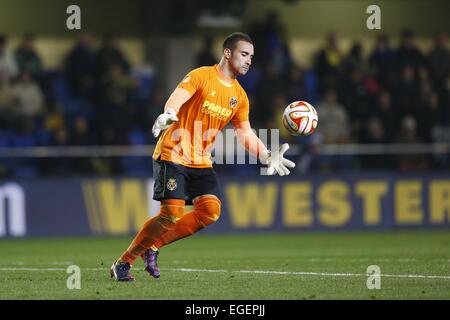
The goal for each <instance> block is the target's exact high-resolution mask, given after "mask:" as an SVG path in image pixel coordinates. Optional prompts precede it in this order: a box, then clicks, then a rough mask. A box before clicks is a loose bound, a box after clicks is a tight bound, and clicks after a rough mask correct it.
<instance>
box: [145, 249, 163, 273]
mask: <svg viewBox="0 0 450 320" xmlns="http://www.w3.org/2000/svg"><path fill="white" fill-rule="evenodd" d="M158 254H159V251H153V250H152V249H148V250H146V251H145V252H144V255H143V256H142V259H144V265H145V269H144V270H146V271H147V272H148V273H150V275H151V276H152V277H153V278H159V276H160V273H159V267H158Z"/></svg>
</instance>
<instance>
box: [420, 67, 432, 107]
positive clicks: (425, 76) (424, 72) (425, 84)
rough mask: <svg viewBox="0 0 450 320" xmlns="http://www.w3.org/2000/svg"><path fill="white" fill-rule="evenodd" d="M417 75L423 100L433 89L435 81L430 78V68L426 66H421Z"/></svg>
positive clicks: (421, 100)
mask: <svg viewBox="0 0 450 320" xmlns="http://www.w3.org/2000/svg"><path fill="white" fill-rule="evenodd" d="M417 76H418V77H417V78H418V79H417V81H418V85H419V95H420V102H423V101H425V100H426V99H427V97H428V96H429V95H430V94H431V92H432V91H433V82H432V80H431V78H430V73H429V71H428V68H427V67H425V66H422V67H419V70H418V72H417Z"/></svg>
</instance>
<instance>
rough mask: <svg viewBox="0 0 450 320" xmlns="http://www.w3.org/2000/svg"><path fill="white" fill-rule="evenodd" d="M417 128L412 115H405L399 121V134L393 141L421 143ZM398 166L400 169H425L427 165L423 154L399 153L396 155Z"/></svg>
mask: <svg viewBox="0 0 450 320" xmlns="http://www.w3.org/2000/svg"><path fill="white" fill-rule="evenodd" d="M422 142H423V140H422V139H421V138H420V136H419V134H418V130H417V121H416V119H415V118H414V117H412V116H410V115H407V116H405V117H403V119H402V121H401V130H400V134H399V135H398V136H397V139H396V140H395V143H401V144H405V143H422ZM397 162H398V168H399V169H400V171H417V170H425V169H427V168H428V167H429V163H428V159H427V157H426V156H425V155H423V154H399V155H397Z"/></svg>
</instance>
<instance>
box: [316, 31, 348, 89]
mask: <svg viewBox="0 0 450 320" xmlns="http://www.w3.org/2000/svg"><path fill="white" fill-rule="evenodd" d="M341 68H342V54H341V50H340V49H339V47H338V43H337V38H336V34H335V33H329V34H328V36H327V44H326V46H325V48H323V49H322V50H320V51H319V53H318V54H317V55H316V59H315V70H316V72H317V74H318V76H319V79H320V80H319V86H320V88H319V90H320V93H322V94H323V93H324V92H325V90H326V89H328V88H338V87H339V80H340V79H341V77H342V70H341Z"/></svg>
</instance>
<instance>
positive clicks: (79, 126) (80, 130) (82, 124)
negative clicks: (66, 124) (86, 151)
mask: <svg viewBox="0 0 450 320" xmlns="http://www.w3.org/2000/svg"><path fill="white" fill-rule="evenodd" d="M69 143H70V144H71V145H74V146H91V145H95V139H94V137H93V136H92V134H91V131H90V127H89V122H88V120H87V119H86V117H84V116H77V117H76V118H75V119H74V121H73V125H72V127H71V128H70V139H69Z"/></svg>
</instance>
